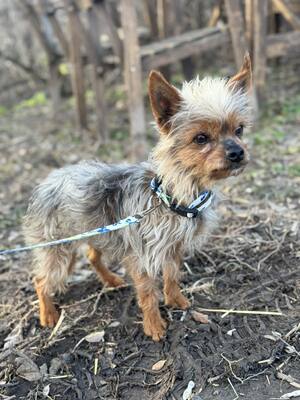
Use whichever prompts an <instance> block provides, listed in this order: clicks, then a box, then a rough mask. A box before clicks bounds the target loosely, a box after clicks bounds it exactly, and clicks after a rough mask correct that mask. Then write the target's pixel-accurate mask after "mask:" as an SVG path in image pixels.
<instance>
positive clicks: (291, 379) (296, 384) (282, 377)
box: [276, 371, 300, 389]
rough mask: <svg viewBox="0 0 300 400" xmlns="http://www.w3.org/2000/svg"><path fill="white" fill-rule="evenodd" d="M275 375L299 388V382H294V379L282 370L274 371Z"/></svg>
mask: <svg viewBox="0 0 300 400" xmlns="http://www.w3.org/2000/svg"><path fill="white" fill-rule="evenodd" d="M276 377H277V378H279V379H281V380H283V381H286V382H288V383H289V384H290V385H292V386H294V387H295V388H297V389H300V383H298V382H296V381H295V379H294V378H293V377H292V376H291V375H286V374H284V373H283V372H280V371H278V372H277V373H276Z"/></svg>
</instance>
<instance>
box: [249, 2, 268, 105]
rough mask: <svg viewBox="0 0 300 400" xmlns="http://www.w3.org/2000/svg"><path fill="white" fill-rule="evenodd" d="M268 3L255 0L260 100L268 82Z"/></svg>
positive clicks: (256, 77)
mask: <svg viewBox="0 0 300 400" xmlns="http://www.w3.org/2000/svg"><path fill="white" fill-rule="evenodd" d="M267 11H268V2H267V1H261V0H253V15H254V38H253V46H254V49H253V61H254V68H253V79H254V84H255V88H256V91H257V95H258V100H259V101H261V100H262V98H263V89H264V86H265V81H266V66H267V55H266V35H267Z"/></svg>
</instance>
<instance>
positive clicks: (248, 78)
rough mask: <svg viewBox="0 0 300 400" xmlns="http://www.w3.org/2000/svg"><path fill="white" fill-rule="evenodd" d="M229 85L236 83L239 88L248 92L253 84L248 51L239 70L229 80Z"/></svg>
mask: <svg viewBox="0 0 300 400" xmlns="http://www.w3.org/2000/svg"><path fill="white" fill-rule="evenodd" d="M228 84H229V85H234V86H235V87H236V88H238V89H243V90H245V91H246V92H248V91H249V90H250V89H251V86H252V69H251V59H250V55H249V53H248V52H247V53H246V54H245V56H244V62H243V65H242V67H241V69H240V70H239V72H238V73H237V74H236V75H234V76H233V77H232V78H230V79H229V81H228Z"/></svg>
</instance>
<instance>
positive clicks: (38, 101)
mask: <svg viewBox="0 0 300 400" xmlns="http://www.w3.org/2000/svg"><path fill="white" fill-rule="evenodd" d="M45 104H47V98H46V95H45V93H44V92H36V93H35V94H34V95H33V96H32V97H30V98H29V99H26V100H23V101H22V102H21V103H19V104H17V105H16V110H22V109H24V108H34V107H36V106H43V105H45Z"/></svg>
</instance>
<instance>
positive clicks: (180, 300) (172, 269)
mask: <svg viewBox="0 0 300 400" xmlns="http://www.w3.org/2000/svg"><path fill="white" fill-rule="evenodd" d="M180 265H181V258H180V257H179V256H176V257H175V259H174V260H172V262H169V263H167V264H166V265H165V266H164V269H163V279H164V297H165V304H166V305H167V306H170V307H175V308H180V309H181V310H186V309H187V308H189V307H190V306H191V303H190V302H189V300H188V299H187V298H186V297H185V296H184V295H183V294H182V293H181V291H180V286H179V281H180V275H181V274H180Z"/></svg>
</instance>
